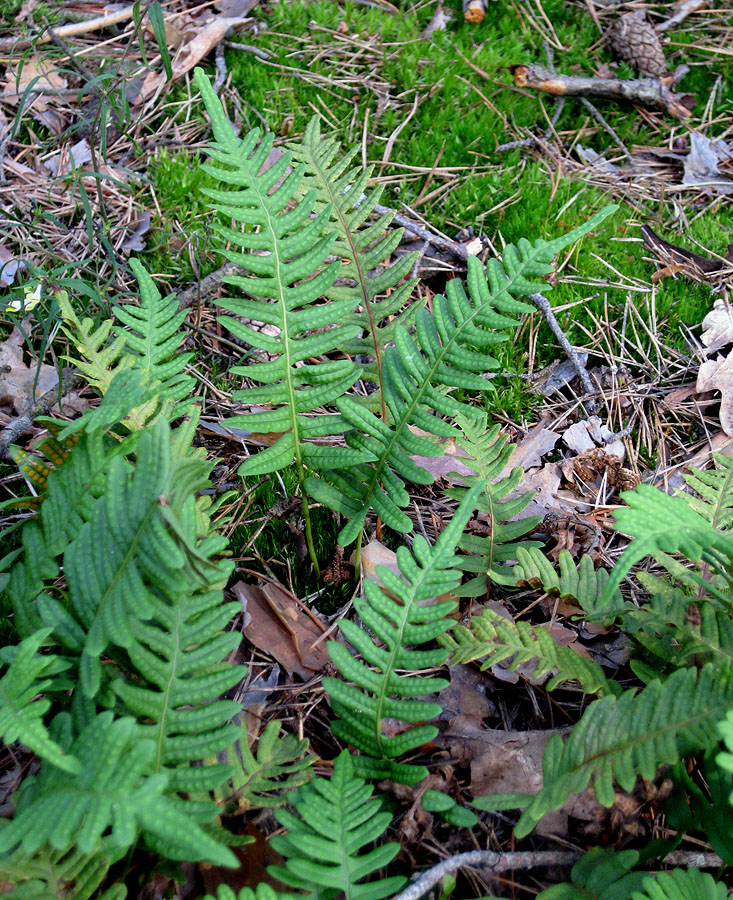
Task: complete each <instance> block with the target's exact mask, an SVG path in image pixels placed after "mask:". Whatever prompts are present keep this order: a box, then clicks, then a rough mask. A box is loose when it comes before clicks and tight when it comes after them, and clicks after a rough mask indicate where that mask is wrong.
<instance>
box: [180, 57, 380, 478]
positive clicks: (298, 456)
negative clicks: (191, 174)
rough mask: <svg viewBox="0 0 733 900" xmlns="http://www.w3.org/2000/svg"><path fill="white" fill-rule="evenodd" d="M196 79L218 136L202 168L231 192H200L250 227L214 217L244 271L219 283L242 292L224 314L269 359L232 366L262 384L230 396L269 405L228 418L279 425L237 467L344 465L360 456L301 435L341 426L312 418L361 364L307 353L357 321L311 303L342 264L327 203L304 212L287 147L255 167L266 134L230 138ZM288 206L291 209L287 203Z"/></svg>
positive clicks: (342, 307) (337, 305)
mask: <svg viewBox="0 0 733 900" xmlns="http://www.w3.org/2000/svg"><path fill="white" fill-rule="evenodd" d="M196 84H197V86H198V88H199V90H200V91H201V96H202V97H203V100H204V105H205V106H206V111H207V112H208V114H209V116H210V118H211V124H212V128H213V132H214V137H215V143H214V144H213V147H212V150H211V151H210V156H211V157H212V159H213V160H214V162H213V163H210V164H208V165H206V166H205V167H204V169H205V171H206V172H208V173H209V174H211V175H213V176H214V177H215V178H217V179H218V180H219V181H220V182H223V183H224V184H229V185H232V186H233V188H236V189H232V190H228V191H222V190H211V189H207V190H206V191H205V193H206V195H207V196H208V197H210V198H211V200H212V201H213V205H214V207H215V208H216V209H217V210H218V211H219V212H221V213H224V214H225V215H226V216H228V217H230V218H231V219H232V220H233V221H234V222H235V223H237V224H238V225H240V226H242V225H244V226H247V230H244V229H242V230H234V229H232V228H228V227H224V226H223V225H217V226H216V230H217V231H218V232H219V233H220V234H221V235H222V237H224V238H225V239H226V240H227V241H228V242H230V243H231V245H232V246H233V247H235V248H237V249H236V250H229V251H226V252H225V253H224V255H225V256H226V257H227V259H229V260H231V261H232V262H235V263H236V264H237V265H239V266H240V267H241V268H243V269H245V270H246V271H247V272H249V273H251V274H249V275H247V276H244V277H242V276H231V277H230V278H227V279H225V281H226V283H228V284H231V285H233V286H234V287H238V288H240V289H241V290H242V292H243V293H245V294H246V295H247V298H225V299H222V300H219V301H217V302H218V305H219V306H221V307H222V308H223V309H226V310H228V311H229V312H231V313H233V314H234V316H237V317H239V318H232V317H229V316H224V317H223V318H222V321H223V322H224V323H225V324H226V326H227V328H229V330H230V331H231V332H232V333H233V334H235V335H236V336H237V337H239V338H240V339H241V340H243V341H245V342H246V343H247V344H249V345H250V346H251V347H254V348H255V349H257V350H260V351H263V352H264V353H267V354H268V355H269V356H270V359H269V361H267V362H258V363H254V364H253V365H249V366H238V367H235V368H234V369H232V371H233V372H234V373H235V374H239V375H246V376H247V377H248V378H250V379H251V380H252V381H254V382H257V383H259V384H262V385H264V387H259V388H248V389H245V390H242V391H238V392H237V393H235V394H234V398H235V399H236V400H240V401H242V402H243V403H247V404H249V405H254V404H261V403H268V404H271V405H272V407H273V408H272V409H270V410H268V411H266V412H255V413H249V414H247V415H245V416H237V417H235V418H232V419H229V420H228V422H229V424H232V425H235V426H236V427H238V428H246V429H248V430H250V431H263V432H283V434H282V436H281V437H280V438H279V439H278V440H277V441H276V442H275V443H274V444H273V445H272V446H271V447H268V448H267V449H266V450H263V451H261V452H260V453H258V454H257V455H256V456H253V457H251V458H250V459H249V460H247V461H245V463H244V464H243V466H242V467H241V469H240V473H241V474H246V475H262V474H266V473H269V472H274V471H276V470H278V469H281V468H283V467H285V466H288V465H290V464H291V463H292V462H293V460H295V462H296V465H297V466H298V468H299V469H300V468H302V466H303V464H304V462H309V463H313V464H317V465H323V464H325V463H326V462H328V463H330V464H332V465H336V466H341V465H343V464H344V463H345V461H346V460H347V459H348V458H349V457H354V456H355V457H356V458H357V459H358V458H362V459H363V458H364V456H365V454H363V453H359V452H357V453H356V454H355V453H354V451H349V450H348V449H346V448H343V447H341V448H338V447H334V448H326V447H318V446H316V445H314V444H306V443H304V440H305V439H306V438H313V437H323V436H324V435H333V434H338V433H340V431H341V430H343V428H342V426H343V420H342V419H341V418H340V417H339V416H333V415H331V416H318V417H316V418H313V417H310V416H309V414H310V413H312V412H313V411H315V410H317V409H319V408H320V407H323V406H328V405H330V404H333V403H335V401H336V400H338V399H339V398H340V397H341V396H342V395H343V394H344V393H345V392H346V391H347V390H348V389H349V388H350V387H351V386H352V385H353V384H354V383H355V381H356V379H357V377H358V375H359V371H358V369H356V368H355V366H354V365H353V363H351V362H350V361H349V360H348V359H340V360H333V361H331V362H328V363H312V362H309V360H311V359H314V358H317V357H319V356H323V355H324V354H328V353H332V352H333V351H336V350H339V349H340V348H341V346H342V345H343V343H344V341H345V340H347V339H349V338H353V337H355V336H356V335H357V333H358V328H356V327H352V328H345V327H343V326H340V325H337V324H336V323H338V322H340V321H341V319H342V318H343V317H344V316H345V315H347V314H348V313H350V312H351V310H352V307H353V301H352V300H351V299H350V298H349V299H345V300H340V301H332V302H329V303H326V304H317V303H316V301H318V300H320V299H321V298H322V297H323V296H325V295H326V293H327V292H328V291H329V290H330V289H331V287H332V286H333V283H334V281H335V280H336V278H337V276H338V274H339V272H340V269H341V263H340V262H338V261H334V262H330V263H328V262H327V261H326V260H327V257H328V256H329V254H330V253H331V251H332V249H333V243H334V241H335V240H336V235H335V234H334V233H332V232H329V231H327V225H328V222H329V218H330V209H328V208H325V209H323V210H322V211H321V213H320V214H319V215H317V216H316V217H315V218H309V217H310V215H311V213H312V212H313V209H314V205H315V200H316V197H315V192H313V191H311V192H310V193H309V194H307V195H306V196H305V197H304V198H302V199H297V192H298V189H299V187H300V183H301V181H302V178H303V173H304V166H302V165H301V166H297V167H295V168H294V169H292V170H291V171H290V172H289V173H288V167H289V166H290V162H291V154H290V153H284V154H283V155H282V156H281V157H280V159H279V160H278V161H277V162H276V163H275V164H274V165H273V166H271V167H270V168H269V169H267V171H266V172H264V173H262V174H260V169H261V168H262V165H263V163H264V162H265V160H266V158H267V155H268V153H269V151H270V149H271V147H272V143H273V137H272V135H265V136H264V137H263V138H262V139H261V140H260V135H259V132H258V131H257V130H254V131H252V132H250V133H249V134H248V135H247V136H246V137H245V138H243V139H240V138H237V137H235V136H234V133H233V131H232V127H231V124H230V123H229V120H228V119H227V118H226V116H225V115H224V111H223V109H222V106H221V102H220V100H219V98H218V97H217V96H216V94H215V93H214V91H213V90H212V88H211V85H210V84H209V81H208V79H207V78H206V76H205V75H204V73H203V71H201V70H199V69H197V70H196ZM293 203H294V204H295V205H294V206H293V207H292V208H288V207H289V206H291V205H292V204H293ZM242 318H246V319H248V320H250V321H251V322H255V323H264V324H266V325H268V326H270V328H271V329H274V330H275V332H276V333H274V334H273V333H269V334H267V333H265V332H263V331H259V330H257V329H256V328H255V327H254V326H252V325H245V324H243V323H242V321H241V319H242Z"/></svg>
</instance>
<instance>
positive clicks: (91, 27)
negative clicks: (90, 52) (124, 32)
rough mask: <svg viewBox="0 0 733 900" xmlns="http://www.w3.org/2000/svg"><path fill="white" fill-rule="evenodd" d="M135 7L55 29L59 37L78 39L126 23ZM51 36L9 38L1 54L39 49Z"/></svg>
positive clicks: (0, 47) (1, 44)
mask: <svg viewBox="0 0 733 900" xmlns="http://www.w3.org/2000/svg"><path fill="white" fill-rule="evenodd" d="M133 9H134V5H130V6H126V7H125V8H124V9H116V10H115V11H114V12H111V13H107V14H106V15H104V16H96V17H95V18H94V19H87V21H86V22H71V23H70V24H68V25H62V26H61V27H60V28H57V29H55V33H56V36H57V37H60V38H62V39H63V38H70V37H76V35H77V34H87V33H88V32H90V31H98V30H99V29H100V28H109V26H110V25H118V24H119V23H120V22H126V21H127V20H128V19H131V18H132V14H133ZM51 39H52V38H51V34H50V33H49V32H48V31H46V32H45V33H42V34H36V35H32V36H31V37H27V38H18V37H7V38H2V39H0V52H5V51H6V50H25V49H26V47H37V46H39V45H40V44H48V43H49V42H50V41H51Z"/></svg>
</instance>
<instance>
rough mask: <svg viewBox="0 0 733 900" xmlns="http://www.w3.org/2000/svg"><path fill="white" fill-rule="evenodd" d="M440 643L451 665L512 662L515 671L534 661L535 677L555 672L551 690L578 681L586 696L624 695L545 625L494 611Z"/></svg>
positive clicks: (486, 666) (484, 666)
mask: <svg viewBox="0 0 733 900" xmlns="http://www.w3.org/2000/svg"><path fill="white" fill-rule="evenodd" d="M440 643H441V644H442V645H443V646H444V647H448V648H449V649H450V650H451V651H452V657H451V665H455V664H456V663H468V662H472V661H473V660H476V659H480V660H481V669H482V670H484V669H489V668H491V666H493V665H495V664H496V663H499V662H503V661H505V660H507V659H511V663H510V666H509V668H510V669H512V670H514V669H516V668H517V667H518V666H520V665H521V664H522V663H527V662H530V661H532V660H535V662H536V665H535V668H534V670H533V672H532V675H533V677H535V678H537V677H541V676H542V675H545V674H547V673H548V672H553V671H554V672H555V674H554V675H553V677H552V678H551V679H550V680H549V682H548V683H547V689H548V691H551V690H553V689H554V688H556V687H557V686H558V685H559V684H563V683H565V682H568V681H577V682H578V684H579V685H580V686H581V688H582V689H583V691H584V693H586V694H598V695H600V696H603V695H605V694H615V695H618V694H619V693H621V690H622V688H621V686H620V685H618V684H617V683H616V682H615V681H610V680H609V679H608V678H606V675H605V673H604V671H603V669H602V668H601V666H600V665H599V664H598V663H597V662H595V660H592V659H586V658H584V657H582V656H580V655H579V654H578V653H576V652H575V650H573V649H572V648H571V647H563V646H561V645H560V644H558V643H557V641H555V640H554V639H553V637H552V635H551V634H550V633H549V632H548V631H547V630H546V629H545V628H543V627H542V626H534V625H531V624H530V623H529V622H514V621H513V620H512V619H506V618H504V616H501V615H499V613H497V612H494V611H493V610H491V609H485V610H483V612H482V613H481V615H480V616H474V617H473V618H472V619H471V622H470V627H469V628H466V627H464V626H463V625H456V626H455V628H454V629H453V632H452V633H451V634H450V635H445V636H444V637H443V638H442V639H441V641H440Z"/></svg>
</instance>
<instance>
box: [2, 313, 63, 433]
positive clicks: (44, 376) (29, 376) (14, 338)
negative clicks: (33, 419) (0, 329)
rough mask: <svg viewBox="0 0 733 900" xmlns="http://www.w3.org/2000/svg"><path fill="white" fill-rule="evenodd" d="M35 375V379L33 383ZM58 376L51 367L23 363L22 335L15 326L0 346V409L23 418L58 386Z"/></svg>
mask: <svg viewBox="0 0 733 900" xmlns="http://www.w3.org/2000/svg"><path fill="white" fill-rule="evenodd" d="M36 374H37V375H38V380H36ZM58 380H59V379H58V373H57V372H56V369H54V368H53V367H52V366H46V365H41V368H40V371H38V367H37V366H35V365H34V366H27V365H26V364H25V362H24V360H23V335H22V334H21V333H20V329H19V328H18V326H17V325H16V326H15V328H13V330H12V331H11V332H10V334H9V336H8V339H7V340H6V341H4V342H3V343H2V344H0V406H6V407H7V406H9V407H10V408H11V411H12V412H14V413H15V414H16V415H19V416H24V415H26V414H27V413H28V411H29V410H30V408H31V407H32V406H33V403H34V401H35V400H36V399H38V398H39V397H42V396H43V395H44V394H45V393H46V392H47V391H50V390H51V388H53V387H54V386H55V385H57V384H58Z"/></svg>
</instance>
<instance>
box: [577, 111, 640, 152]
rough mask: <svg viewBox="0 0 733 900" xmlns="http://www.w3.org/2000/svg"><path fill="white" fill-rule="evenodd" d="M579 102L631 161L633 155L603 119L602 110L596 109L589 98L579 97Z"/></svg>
mask: <svg viewBox="0 0 733 900" xmlns="http://www.w3.org/2000/svg"><path fill="white" fill-rule="evenodd" d="M578 100H580V102H581V103H582V104H583V106H584V107H585V108H586V109H587V110H588V112H589V113H590V114H591V115H592V116H593V118H594V119H595V120H596V122H598V124H599V125H600V126H601V128H603V130H604V131H607V132H608V134H610V135H611V137H612V138H613V139H614V141H616V143H617V144H618V145H619V147H620V148H621V149H622V150H623V151H624V153H625V155H626V156H627V157H628V158H629V159H631V154H630V153H629V148H628V147H627V146H626V144H624V142H623V141H622V140H621V138H620V137H619V136H618V135H617V134H616V132H615V131H614V130H613V128H612V127H611V126H610V125H609V124H608V122H607V121H606V120H605V119H604V118H603V116H602V115H601V113H600V110H598V109H596V107H595V106H593V104H592V103H591V102H590V100H588V98H587V97H578Z"/></svg>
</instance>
